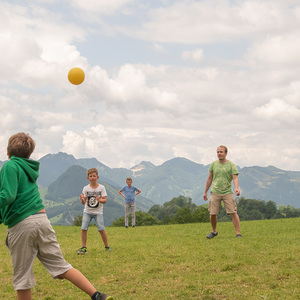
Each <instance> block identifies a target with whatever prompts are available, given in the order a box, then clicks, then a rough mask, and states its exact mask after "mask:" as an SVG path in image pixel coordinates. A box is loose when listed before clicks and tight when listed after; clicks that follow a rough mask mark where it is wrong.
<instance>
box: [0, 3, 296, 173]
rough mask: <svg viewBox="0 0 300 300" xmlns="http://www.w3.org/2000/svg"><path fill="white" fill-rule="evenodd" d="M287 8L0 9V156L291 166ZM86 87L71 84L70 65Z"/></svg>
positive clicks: (292, 72) (291, 32) (127, 163)
mask: <svg viewBox="0 0 300 300" xmlns="http://www.w3.org/2000/svg"><path fill="white" fill-rule="evenodd" d="M299 23H300V4H299V3H298V1H276V0H275V1H263V2H262V1H251V0H245V1H226V0H224V1H222V0H219V1H217V0H206V1H192V0H187V1H185V0H182V1H171V0H166V1H152V2H145V3H144V2H143V3H141V2H139V1H133V0H132V1H130V0H127V1H125V0H124V1H121V0H119V1H80V0H77V1H75V0H74V1H71V0H70V1H27V2H26V4H25V2H19V1H2V2H1V3H0V37H1V38H0V50H1V54H2V55H1V57H0V68H1V71H2V72H1V73H0V91H1V94H0V108H1V118H0V126H1V127H0V128H1V135H0V142H1V143H0V145H1V147H0V159H1V160H4V159H6V156H5V153H6V150H5V148H6V144H7V139H8V137H9V136H10V135H11V134H13V133H15V132H18V131H25V132H29V133H31V135H32V136H33V137H34V139H35V140H36V141H37V149H36V154H35V158H40V157H41V156H43V155H45V154H47V153H56V152H58V151H64V152H67V153H70V154H74V155H75V156H76V157H77V158H80V157H96V158H97V159H98V160H100V161H101V162H103V163H105V164H107V165H108V166H110V167H131V166H132V165H134V164H136V163H139V162H140V161H141V160H148V161H151V162H153V163H154V164H159V163H162V162H164V161H165V160H167V159H170V158H172V157H175V156H183V157H186V158H189V159H191V160H193V161H196V162H199V163H203V164H209V163H210V162H211V161H212V160H214V159H216V153H215V150H216V147H217V146H218V145H219V144H226V145H227V146H228V147H229V155H228V158H229V159H232V160H233V161H234V162H236V163H237V164H238V165H240V166H252V165H261V166H266V165H274V166H277V167H279V168H283V169H290V170H300V160H299V155H300V147H299V146H300V137H299V135H298V127H299V117H300V78H299V71H298V70H299V63H300V60H299V55H298V53H300V38H299V36H300V29H299V28H300V26H299ZM74 66H79V67H81V68H82V69H84V71H85V73H86V79H85V82H84V83H83V84H82V85H80V86H73V85H71V84H70V83H69V82H68V80H67V73H68V71H69V69H70V68H72V67H74Z"/></svg>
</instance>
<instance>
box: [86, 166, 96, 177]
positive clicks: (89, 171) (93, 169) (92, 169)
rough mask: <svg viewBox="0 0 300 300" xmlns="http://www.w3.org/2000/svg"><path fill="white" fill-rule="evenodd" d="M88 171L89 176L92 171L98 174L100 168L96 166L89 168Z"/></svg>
mask: <svg viewBox="0 0 300 300" xmlns="http://www.w3.org/2000/svg"><path fill="white" fill-rule="evenodd" d="M86 173H87V176H89V175H90V174H92V173H96V174H97V176H98V170H97V169H96V168H91V169H88V170H87V172H86Z"/></svg>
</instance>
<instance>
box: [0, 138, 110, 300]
mask: <svg viewBox="0 0 300 300" xmlns="http://www.w3.org/2000/svg"><path fill="white" fill-rule="evenodd" d="M34 148H35V142H34V141H33V139H32V138H31V137H30V136H29V135H28V134H25V133H23V132H21V133H17V134H15V135H13V136H11V137H10V138H9V140H8V146H7V155H8V158H9V161H8V162H6V163H5V164H4V165H3V167H2V169H1V172H0V224H1V223H2V222H3V223H4V225H7V226H8V229H7V238H6V245H7V247H8V249H9V251H10V256H11V258H12V265H13V285H14V289H15V290H16V291H17V295H18V300H31V299H32V298H31V288H32V287H34V286H35V281H34V275H33V262H34V260H35V258H36V257H37V258H38V259H39V260H40V262H41V263H42V264H43V266H44V267H45V268H46V270H47V271H48V272H49V273H50V274H51V275H52V277H53V278H54V279H57V278H59V279H67V280H69V281H70V282H72V283H73V284H74V285H76V286H77V287H78V288H80V289H81V290H82V291H84V292H85V293H87V294H88V295H89V296H90V297H91V298H92V299H95V300H105V299H106V300H111V299H113V298H112V297H110V296H107V295H105V294H102V293H99V292H98V291H96V289H95V288H94V287H93V285H92V284H91V283H90V282H89V281H88V279H87V278H86V277H85V276H84V275H83V274H82V273H81V272H80V271H78V270H77V269H74V268H73V267H72V266H71V265H70V264H69V263H67V262H66V261H65V259H64V258H63V255H62V252H61V250H60V247H59V244H58V242H57V239H56V233H55V231H54V230H53V228H52V226H51V224H50V222H49V220H48V218H47V215H46V211H45V207H44V205H43V203H42V200H41V198H40V194H39V191H38V186H37V183H36V180H37V178H38V176H39V172H38V171H39V162H38V161H34V160H31V159H29V157H30V155H31V154H32V153H33V151H34Z"/></svg>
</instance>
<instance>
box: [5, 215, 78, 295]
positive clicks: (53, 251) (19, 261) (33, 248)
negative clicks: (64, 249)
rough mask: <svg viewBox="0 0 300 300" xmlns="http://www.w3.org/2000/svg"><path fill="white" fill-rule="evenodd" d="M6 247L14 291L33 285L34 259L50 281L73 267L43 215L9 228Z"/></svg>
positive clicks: (34, 216)
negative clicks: (11, 267)
mask: <svg viewBox="0 0 300 300" xmlns="http://www.w3.org/2000/svg"><path fill="white" fill-rule="evenodd" d="M6 245H7V247H8V249H9V251H10V256H11V259H12V264H13V274H14V275H13V282H14V289H15V290H16V291H17V290H27V289H30V288H32V287H33V286H35V281H34V276H33V268H32V266H33V262H34V260H35V258H36V257H37V258H38V259H39V260H40V262H41V263H42V264H43V266H44V267H45V268H46V270H47V271H48V272H49V273H50V274H51V276H52V277H53V278H57V277H58V276H59V275H61V274H63V273H65V272H67V271H68V270H70V269H71V268H72V266H71V265H70V264H69V263H67V262H66V261H65V260H64V258H63V255H62V253H61V250H60V247H59V244H58V242H57V240H56V233H55V231H54V230H53V228H52V226H51V224H50V221H49V220H48V218H47V215H46V214H45V213H41V214H35V215H32V216H29V217H28V218H26V219H24V220H23V221H21V222H20V223H18V224H16V225H15V226H13V227H11V228H8V229H7V238H6Z"/></svg>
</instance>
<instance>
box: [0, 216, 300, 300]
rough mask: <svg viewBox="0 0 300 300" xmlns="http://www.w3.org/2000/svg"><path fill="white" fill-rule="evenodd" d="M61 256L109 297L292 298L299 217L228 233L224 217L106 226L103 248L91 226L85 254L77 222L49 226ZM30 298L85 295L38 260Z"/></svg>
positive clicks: (4, 271) (0, 268) (5, 287)
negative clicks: (213, 228)
mask: <svg viewBox="0 0 300 300" xmlns="http://www.w3.org/2000/svg"><path fill="white" fill-rule="evenodd" d="M0 228H1V230H0V240H1V241H2V243H1V246H0V250H1V252H0V259H1V264H0V274H1V280H2V282H1V285H0V289H1V290H0V295H1V299H16V294H15V292H14V291H13V288H12V267H11V261H10V257H9V252H8V249H7V248H6V247H5V246H4V240H5V236H6V230H5V227H4V226H1V227H0ZM54 229H55V230H56V232H57V238H58V241H59V243H60V245H61V249H62V251H63V253H64V256H65V258H66V260H67V261H68V262H70V263H71V264H72V265H73V266H74V267H75V268H78V269H79V270H80V271H81V272H82V273H84V274H85V275H86V277H87V278H88V279H89V280H90V281H91V282H92V283H93V284H94V285H95V287H96V288H97V289H99V290H100V291H103V292H106V293H109V294H111V295H113V296H114V297H115V299H120V300H122V299H137V300H142V299H147V300H148V299H272V300H273V299H300V297H299V295H300V282H299V279H300V255H299V253H300V218H297V219H279V220H264V221H248V222H241V229H242V234H243V238H241V239H237V238H235V233H234V229H233V225H232V223H231V222H225V223H219V224H218V230H219V235H218V237H216V238H214V239H212V240H208V239H206V234H208V233H209V232H210V224H207V223H206V224H203V223H202V224H185V225H168V226H152V227H136V228H128V229H125V228H120V227H107V228H106V230H107V234H108V238H109V243H110V245H111V247H112V251H111V252H105V251H104V247H103V244H102V241H101V239H100V235H99V233H98V232H97V229H96V228H95V227H91V228H90V229H89V232H88V254H86V255H85V256H78V255H77V254H76V250H77V249H78V248H80V246H81V245H80V228H79V227H67V226H66V227H64V226H54ZM34 272H35V278H36V282H37V285H36V286H35V287H34V288H33V290H32V294H33V299H48V300H55V299H89V297H88V296H87V295H85V294H84V293H83V292H81V291H80V290H78V289H77V288H75V287H74V286H73V285H72V284H71V283H69V282H67V281H60V280H52V278H51V276H50V275H49V274H48V273H47V272H46V270H45V269H44V268H43V266H42V265H41V264H40V262H39V261H38V260H36V261H35V266H34Z"/></svg>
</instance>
